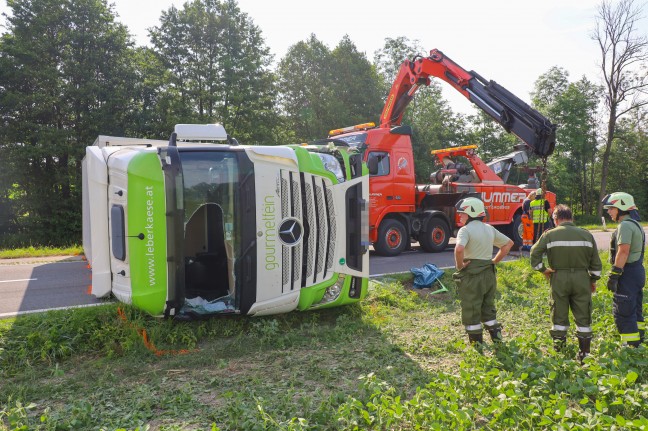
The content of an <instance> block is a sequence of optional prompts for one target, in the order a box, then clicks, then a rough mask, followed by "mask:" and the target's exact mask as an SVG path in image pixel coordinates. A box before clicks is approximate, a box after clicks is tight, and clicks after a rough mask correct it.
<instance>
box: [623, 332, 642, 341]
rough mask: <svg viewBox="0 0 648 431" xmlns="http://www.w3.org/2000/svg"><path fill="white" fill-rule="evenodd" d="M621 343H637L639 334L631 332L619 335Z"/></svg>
mask: <svg viewBox="0 0 648 431" xmlns="http://www.w3.org/2000/svg"><path fill="white" fill-rule="evenodd" d="M621 341H624V342H628V341H639V333H638V332H633V333H632V334H621Z"/></svg>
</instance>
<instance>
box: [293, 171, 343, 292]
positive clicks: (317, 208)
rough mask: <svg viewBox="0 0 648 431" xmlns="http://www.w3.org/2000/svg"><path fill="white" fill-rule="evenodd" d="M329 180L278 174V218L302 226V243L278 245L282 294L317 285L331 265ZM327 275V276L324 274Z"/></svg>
mask: <svg viewBox="0 0 648 431" xmlns="http://www.w3.org/2000/svg"><path fill="white" fill-rule="evenodd" d="M330 185H331V181H330V180H328V179H325V178H322V177H318V176H315V175H311V174H308V173H299V172H291V171H285V170H284V171H281V217H282V220H283V219H285V218H287V217H294V218H295V219H297V220H299V221H300V222H301V223H302V227H303V237H302V240H301V241H300V242H299V243H298V244H296V245H293V246H288V245H285V244H282V245H281V247H282V263H283V268H282V285H283V287H282V291H284V292H287V291H291V290H295V289H300V288H302V287H307V286H312V285H314V284H317V283H320V282H322V281H323V280H324V278H325V277H326V276H327V273H329V272H330V270H331V268H332V266H333V253H334V250H335V233H336V230H335V208H334V207H333V199H332V193H331V191H330V190H329V189H328V187H329V186H330ZM328 275H329V276H330V274H328Z"/></svg>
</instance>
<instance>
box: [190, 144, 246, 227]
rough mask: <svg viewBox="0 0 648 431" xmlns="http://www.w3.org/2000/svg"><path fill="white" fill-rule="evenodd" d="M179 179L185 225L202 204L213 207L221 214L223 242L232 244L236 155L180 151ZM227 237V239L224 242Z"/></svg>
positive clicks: (236, 169) (236, 172) (236, 173)
mask: <svg viewBox="0 0 648 431" xmlns="http://www.w3.org/2000/svg"><path fill="white" fill-rule="evenodd" d="M180 161H181V162H182V176H183V201H184V202H183V203H184V208H185V220H184V223H185V225H186V224H187V223H188V222H189V220H190V219H191V217H192V216H193V215H194V213H195V212H196V211H197V210H198V209H200V208H201V207H202V206H203V205H205V204H216V205H218V206H219V207H220V209H221V211H222V212H223V222H224V229H225V233H226V234H225V236H226V238H225V239H226V240H232V239H233V238H232V234H233V225H232V223H233V221H234V220H235V218H234V217H235V216H236V214H235V213H236V202H237V201H238V190H239V187H238V181H239V168H238V166H239V165H238V157H237V153H235V152H230V151H180ZM228 236H229V238H228Z"/></svg>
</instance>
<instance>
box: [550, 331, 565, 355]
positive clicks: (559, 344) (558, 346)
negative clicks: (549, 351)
mask: <svg viewBox="0 0 648 431" xmlns="http://www.w3.org/2000/svg"><path fill="white" fill-rule="evenodd" d="M566 343H567V337H565V336H563V337H557V336H555V335H554V336H553V348H554V350H555V351H556V352H560V351H562V349H564V348H565V344H566Z"/></svg>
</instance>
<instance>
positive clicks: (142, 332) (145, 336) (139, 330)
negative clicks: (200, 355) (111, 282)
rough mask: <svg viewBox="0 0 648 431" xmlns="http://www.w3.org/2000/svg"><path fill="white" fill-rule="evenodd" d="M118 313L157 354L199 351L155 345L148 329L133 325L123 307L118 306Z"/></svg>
mask: <svg viewBox="0 0 648 431" xmlns="http://www.w3.org/2000/svg"><path fill="white" fill-rule="evenodd" d="M117 315H118V316H119V318H120V319H121V321H122V322H124V323H126V324H127V325H128V326H130V327H132V328H134V329H135V330H136V331H137V333H138V334H139V335H140V337H142V341H143V342H144V345H145V346H146V348H147V349H149V350H150V351H151V352H153V353H154V354H155V356H164V355H186V354H187V353H193V352H197V351H198V349H194V350H187V349H179V350H160V349H158V348H157V347H155V344H153V342H152V341H151V340H150V339H149V337H148V334H147V333H146V329H143V328H136V327H135V325H133V324H132V323H131V322H129V321H128V318H127V317H126V313H124V310H122V308H121V307H118V308H117Z"/></svg>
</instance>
